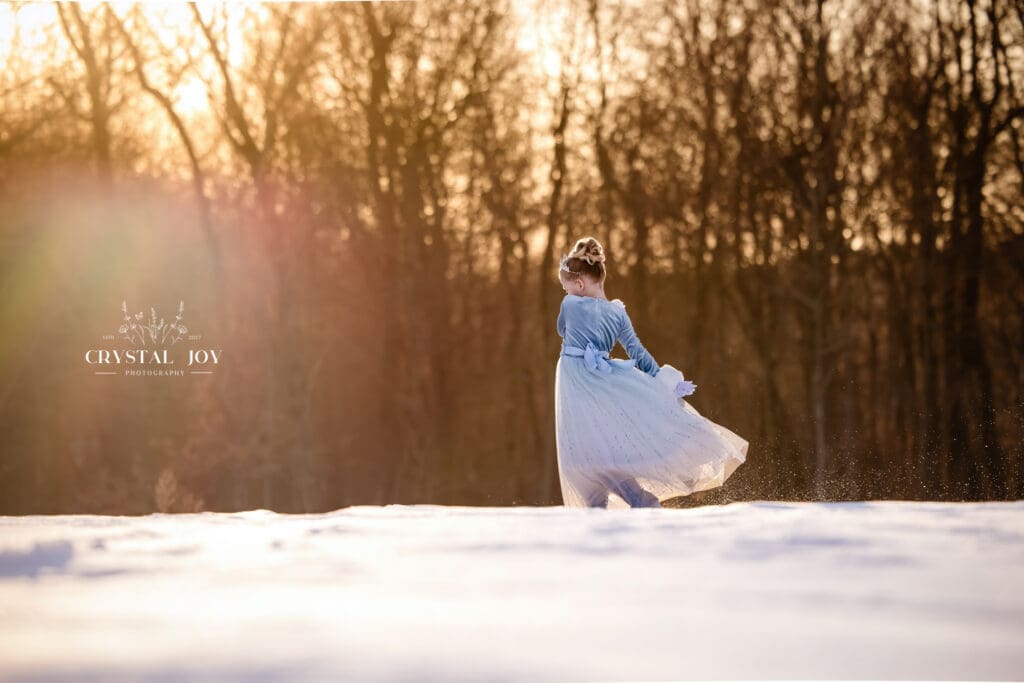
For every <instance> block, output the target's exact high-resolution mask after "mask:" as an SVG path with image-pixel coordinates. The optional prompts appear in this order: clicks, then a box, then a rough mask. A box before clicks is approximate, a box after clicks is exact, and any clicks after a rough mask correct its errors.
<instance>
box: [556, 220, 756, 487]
mask: <svg viewBox="0 0 1024 683" xmlns="http://www.w3.org/2000/svg"><path fill="white" fill-rule="evenodd" d="M558 275H559V280H560V281H561V283H562V288H563V289H564V290H565V292H566V295H565V298H563V299H562V308H561V310H560V311H559V313H558V322H557V328H558V334H559V336H561V337H562V353H561V355H560V356H559V358H558V364H557V366H556V368H555V432H556V445H557V449H558V473H559V477H560V479H561V483H562V499H563V502H564V504H565V505H566V506H571V507H625V505H629V506H630V507H661V501H663V500H667V499H669V498H674V497H676V496H685V495H688V494H690V493H693V492H695V491H703V490H705V489H710V488H714V487H716V486H721V485H722V484H723V483H724V482H725V480H726V479H727V478H728V477H729V475H731V474H732V473H733V471H734V470H735V469H736V468H737V467H739V466H740V465H741V464H742V463H743V462H744V461H745V460H746V456H747V442H746V441H745V440H744V439H742V438H740V437H739V436H737V435H736V434H733V433H732V432H731V431H729V430H728V429H726V428H725V427H721V426H719V425H717V424H715V423H714V422H712V421H711V420H708V419H707V418H705V417H703V416H701V415H700V413H698V412H697V411H696V410H695V409H694V408H693V407H692V406H691V405H690V404H689V403H687V402H686V401H684V400H683V399H682V397H683V396H686V395H689V394H691V393H693V391H694V389H695V388H696V385H695V384H693V383H692V382H689V381H686V380H684V379H683V376H682V374H681V373H680V372H679V371H678V370H676V369H675V368H673V367H672V366H671V365H668V364H666V365H661V366H659V365H658V363H657V362H656V361H655V360H654V358H653V357H652V356H651V354H650V353H648V351H647V349H645V348H644V346H643V344H641V343H640V340H639V339H638V338H637V335H636V332H635V331H634V330H633V324H632V322H631V321H630V319H629V315H628V314H627V313H626V305H625V304H624V303H622V301H621V300H619V299H613V300H611V301H609V300H608V297H606V296H605V293H604V280H605V275H606V270H605V254H604V249H603V248H602V247H601V244H600V243H599V242H598V241H597V240H596V239H594V238H593V237H584V238H582V239H580V240H578V241H577V242H576V244H575V246H573V248H572V250H571V251H570V252H569V253H568V254H566V255H565V256H563V257H562V260H561V263H560V268H559V273H558ZM616 342H618V343H620V344H621V345H622V347H623V348H624V349H625V350H626V353H628V354H629V360H623V359H613V358H609V355H608V354H609V352H610V351H611V349H612V347H614V346H615V343H616ZM609 494H615V495H614V496H613V497H612V499H611V501H609Z"/></svg>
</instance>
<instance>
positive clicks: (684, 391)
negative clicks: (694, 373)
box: [676, 379, 697, 398]
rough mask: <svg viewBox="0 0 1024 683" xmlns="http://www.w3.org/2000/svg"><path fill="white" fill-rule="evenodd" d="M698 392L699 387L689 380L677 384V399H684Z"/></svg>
mask: <svg viewBox="0 0 1024 683" xmlns="http://www.w3.org/2000/svg"><path fill="white" fill-rule="evenodd" d="M696 390H697V385H696V384H694V383H693V382H691V381H690V380H688V379H684V380H683V381H682V382H679V383H678V384H676V398H682V397H683V396H689V395H690V394H692V393H693V392H694V391H696Z"/></svg>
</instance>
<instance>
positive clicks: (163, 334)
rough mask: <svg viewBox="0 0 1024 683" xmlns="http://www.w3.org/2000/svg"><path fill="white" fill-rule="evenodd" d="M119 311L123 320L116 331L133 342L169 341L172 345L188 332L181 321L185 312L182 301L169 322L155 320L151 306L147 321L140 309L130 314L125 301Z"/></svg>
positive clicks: (163, 342)
mask: <svg viewBox="0 0 1024 683" xmlns="http://www.w3.org/2000/svg"><path fill="white" fill-rule="evenodd" d="M121 312H122V313H123V314H124V320H122V321H121V326H120V327H118V328H117V332H118V334H120V335H121V337H122V338H124V339H127V340H128V341H130V342H132V343H134V344H139V345H141V346H147V345H149V344H168V343H169V344H170V345H171V346H173V345H174V344H175V343H176V342H179V341H181V340H182V339H184V338H185V335H186V334H188V328H187V327H185V324H184V323H183V322H182V316H183V315H184V313H185V302H184V301H182V302H180V303H179V305H178V315H177V317H175V318H174V320H172V321H171V322H165V321H164V319H163V318H160V320H159V321H157V319H156V309H155V308H153V307H150V309H149V313H150V317H149V320H148V321H147V320H146V319H145V317H144V316H143V313H142V311H139V312H138V313H136V314H135V315H132V314H130V313H129V312H128V302H127V301H122V302H121Z"/></svg>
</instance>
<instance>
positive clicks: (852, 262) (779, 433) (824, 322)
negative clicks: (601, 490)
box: [0, 0, 1024, 514]
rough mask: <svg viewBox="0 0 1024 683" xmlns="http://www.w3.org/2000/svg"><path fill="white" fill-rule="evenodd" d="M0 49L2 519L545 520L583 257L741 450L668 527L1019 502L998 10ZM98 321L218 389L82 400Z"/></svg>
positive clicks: (910, 0)
mask: <svg viewBox="0 0 1024 683" xmlns="http://www.w3.org/2000/svg"><path fill="white" fill-rule="evenodd" d="M0 60H2V64H3V68H2V69H0V513H3V514H23V513H106V514H145V513H149V512H153V511H163V512H178V511H200V510H225V511H226V510H242V509H253V508H267V509H273V510H277V511H280V512H317V511H327V510H331V509H335V508H338V507H343V506H346V505H353V504H385V503H438V504H462V505H518V504H523V505H552V504H560V503H561V496H560V490H559V481H558V472H557V463H556V453H555V439H554V410H553V397H554V368H555V362H556V360H557V355H558V352H559V344H560V339H559V337H558V335H557V333H556V331H555V319H556V316H557V313H558V307H559V303H560V300H561V298H562V295H563V292H562V290H561V288H560V286H559V283H558V280H557V277H556V272H557V268H558V257H559V255H560V254H561V253H563V252H564V251H566V250H567V248H568V247H569V246H570V245H571V244H572V242H573V241H575V240H576V239H577V238H579V237H582V236H585V235H593V236H595V237H597V238H598V239H600V240H601V241H602V242H603V243H604V245H605V247H606V249H607V252H608V257H609V265H610V269H609V276H608V280H607V282H606V287H605V289H606V292H607V293H608V296H609V297H610V298H615V297H619V298H622V299H623V300H625V301H626V302H627V307H628V310H629V312H630V314H631V316H632V319H633V322H634V324H635V327H636V329H637V332H638V334H639V336H640V338H641V340H642V341H643V342H644V344H645V345H646V346H647V348H648V349H649V350H650V351H651V353H652V354H653V355H654V357H655V358H656V359H657V361H658V362H659V363H671V364H673V365H675V366H676V367H678V368H680V369H681V370H682V371H683V372H684V373H685V374H686V376H687V377H688V378H692V379H693V380H694V381H695V382H696V383H697V384H698V386H699V388H698V391H697V393H696V394H695V395H694V396H693V397H691V399H692V403H693V405H694V406H695V407H697V409H698V410H700V411H701V413H702V414H704V415H705V416H707V417H709V418H710V419H712V420H714V421H716V422H718V423H720V424H723V425H725V426H728V427H729V428H731V429H732V430H734V431H736V432H737V433H739V434H741V435H742V436H744V437H745V438H747V439H748V440H749V441H750V451H749V453H748V459H747V462H746V464H744V465H743V466H742V467H741V468H740V469H739V470H737V472H736V473H735V474H734V475H733V477H732V478H731V479H730V480H729V481H728V482H727V484H726V486H724V487H722V488H721V489H716V490H714V491H711V492H707V493H705V494H697V495H695V496H691V497H689V498H687V499H679V500H678V501H675V504H678V505H691V504H702V503H707V502H716V501H719V502H720V501H725V500H738V499H751V498H778V499H793V500H844V499H870V498H902V499H933V500H982V499H1013V498H1019V497H1021V496H1022V495H1024V473H1022V467H1021V465H1022V460H1024V439H1022V437H1024V202H1022V201H1021V200H1022V196H1024V161H1022V159H1024V150H1022V136H1024V9H1022V6H1021V4H1020V3H1013V2H1010V1H1009V0H977V2H956V1H953V0H932V1H917V0H827V1H826V0H819V1H818V2H806V1H804V0H764V1H754V0H746V1H738V0H732V1H726V0H699V1H698V0H664V1H663V0H652V1H645V2H628V1H626V0H619V1H616V2H609V1H607V0H546V1H544V2H539V3H534V2H532V0H531V1H529V2H527V1H524V2H510V1H504V0H495V1H493V2H490V1H487V0H468V1H451V0H444V1H443V2H442V1H441V0H420V1H418V2H378V3H352V2H337V3H326V4H314V3H281V4H277V3H264V4H259V3H210V2H205V3H200V4H198V5H191V4H186V3H160V4H152V5H144V4H133V3H116V2H115V3H88V2H83V3H55V4H46V3H22V2H4V3H3V4H0ZM122 301H127V305H128V309H129V311H131V312H134V311H136V310H137V311H145V312H147V315H148V313H149V311H150V310H151V307H152V308H153V309H155V312H156V315H157V316H158V317H163V318H167V319H168V320H170V319H171V318H172V317H173V316H174V314H175V313H176V312H177V310H178V306H179V302H184V306H185V309H184V311H185V313H184V320H185V323H186V324H187V326H188V328H189V331H190V332H197V333H201V334H202V340H201V342H198V346H201V347H203V348H207V347H209V348H218V349H222V350H223V351H222V358H221V361H220V363H219V365H218V367H217V369H216V371H215V372H214V373H213V374H211V375H205V376H204V375H194V376H188V375H187V376H184V377H160V376H143V377H139V376H135V377H132V376H124V375H123V374H118V375H96V374H94V373H95V367H93V366H90V365H89V364H87V363H86V362H85V360H84V354H85V352H86V351H87V350H89V349H96V348H118V346H119V344H118V343H117V342H113V341H110V340H103V339H102V336H103V335H110V334H112V333H115V332H116V330H117V328H118V325H119V324H120V323H121V321H122V317H123V314H122V312H121V303H122ZM120 346H124V344H123V343H121V344H120ZM613 355H617V356H619V357H623V356H624V353H623V351H622V349H621V348H617V350H616V351H615V352H614V353H613Z"/></svg>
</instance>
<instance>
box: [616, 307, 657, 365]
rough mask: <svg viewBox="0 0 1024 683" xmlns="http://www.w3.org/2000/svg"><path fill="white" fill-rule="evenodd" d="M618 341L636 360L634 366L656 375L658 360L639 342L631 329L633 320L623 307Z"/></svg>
mask: <svg viewBox="0 0 1024 683" xmlns="http://www.w3.org/2000/svg"><path fill="white" fill-rule="evenodd" d="M618 342H619V343H620V344H622V348H624V349H626V353H628V354H629V357H630V358H632V359H634V360H636V366H637V367H638V368H640V369H641V370H643V371H644V372H646V373H647V374H648V375H650V376H651V377H656V376H657V374H658V370H660V369H661V367H660V366H659V365H658V362H657V361H656V360H654V356H652V355H651V354H650V353H649V352H648V351H647V349H646V348H644V345H643V344H641V343H640V339H639V338H638V337H637V336H636V332H635V331H634V330H633V321H632V320H630V319H629V314H628V313H626V310H625V307H623V310H622V327H621V328H620V329H619V336H618Z"/></svg>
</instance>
